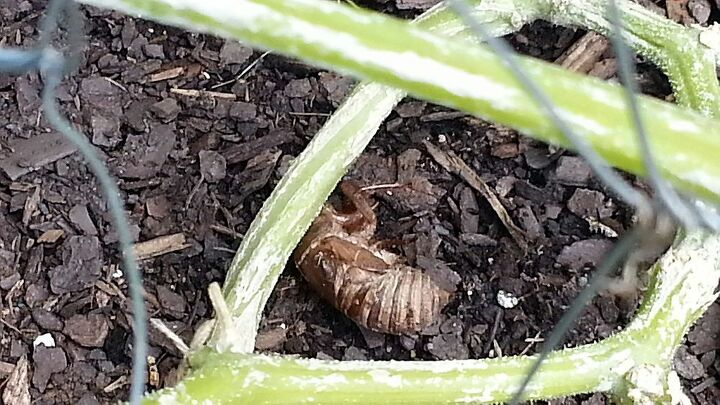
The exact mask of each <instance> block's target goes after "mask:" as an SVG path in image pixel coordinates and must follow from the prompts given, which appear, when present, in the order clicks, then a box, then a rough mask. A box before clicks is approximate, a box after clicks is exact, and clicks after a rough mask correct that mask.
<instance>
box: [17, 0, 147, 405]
mask: <svg viewBox="0 0 720 405" xmlns="http://www.w3.org/2000/svg"><path fill="white" fill-rule="evenodd" d="M63 11H64V12H65V13H66V16H67V17H68V18H70V19H71V20H73V21H72V23H71V24H68V25H69V41H70V48H71V55H72V54H75V53H78V52H80V50H79V49H80V47H79V46H78V45H79V44H80V43H81V40H82V30H81V28H80V27H81V24H80V22H81V19H80V12H79V9H78V8H77V5H75V3H73V2H69V1H68V0H53V1H51V2H50V4H49V5H48V8H47V12H46V15H45V18H44V19H43V22H42V25H41V27H42V28H41V29H42V32H41V37H40V42H39V52H41V56H40V58H39V60H38V64H37V67H38V68H39V70H40V73H41V74H42V77H43V80H44V86H43V89H42V108H43V111H44V112H45V117H46V118H47V120H48V122H49V123H50V124H51V125H52V126H53V127H54V128H55V129H57V130H58V131H59V132H60V133H62V134H63V135H65V136H66V137H67V138H68V139H69V140H70V141H71V142H72V143H73V144H74V145H75V146H76V147H77V148H78V150H79V151H80V153H82V154H83V156H84V158H85V160H86V162H87V164H88V166H89V167H90V170H92V172H93V173H94V174H95V177H96V178H97V180H98V182H99V183H100V187H101V188H102V191H103V194H105V198H106V199H107V201H108V208H109V211H110V215H111V216H112V220H113V225H114V226H115V229H116V232H117V234H118V240H119V244H120V250H121V252H122V255H123V264H124V270H125V274H126V276H127V279H128V289H129V291H130V301H131V309H132V313H133V319H132V327H133V347H132V349H133V350H132V352H133V356H132V371H131V384H130V403H131V404H139V403H140V401H141V399H142V396H143V394H144V392H145V367H146V362H147V351H148V343H147V330H148V328H147V316H146V312H145V302H144V299H143V294H142V278H141V276H140V271H139V269H138V265H137V260H136V257H135V253H134V251H133V248H132V243H133V240H132V236H131V233H130V228H129V226H128V222H127V218H126V216H125V211H124V208H123V203H122V202H121V200H120V198H119V195H120V191H119V190H118V188H117V185H116V184H115V181H114V180H113V179H112V177H111V176H110V173H109V171H108V169H107V167H105V165H104V164H103V162H102V161H101V160H100V159H99V158H98V157H97V155H96V154H95V152H94V150H93V147H92V145H90V143H89V142H88V140H87V138H86V137H85V136H83V135H82V134H80V133H79V132H78V131H76V130H75V129H74V128H73V127H72V126H71V124H70V123H69V122H68V121H67V120H66V119H65V118H63V117H62V115H61V114H60V110H59V106H58V103H57V100H56V98H55V91H56V89H57V86H58V85H59V84H60V82H61V81H62V78H63V75H64V74H65V73H66V72H68V71H69V70H70V69H72V65H71V64H68V63H66V62H65V59H64V58H63V57H62V55H61V54H60V53H58V52H57V51H55V50H54V49H53V47H52V44H51V38H52V33H53V32H54V31H55V30H56V29H57V27H58V18H59V16H60V14H61V12H63ZM29 52H38V51H29ZM73 60H77V58H73Z"/></svg>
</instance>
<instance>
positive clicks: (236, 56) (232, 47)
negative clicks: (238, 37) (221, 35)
mask: <svg viewBox="0 0 720 405" xmlns="http://www.w3.org/2000/svg"><path fill="white" fill-rule="evenodd" d="M252 54H253V50H252V48H251V47H249V46H246V45H243V44H241V43H240V42H237V41H225V43H224V44H223V46H222V48H220V61H221V62H222V63H223V64H225V65H240V64H243V63H245V62H246V61H247V60H248V59H250V57H251V56H252Z"/></svg>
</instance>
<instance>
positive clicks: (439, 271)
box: [416, 254, 462, 292]
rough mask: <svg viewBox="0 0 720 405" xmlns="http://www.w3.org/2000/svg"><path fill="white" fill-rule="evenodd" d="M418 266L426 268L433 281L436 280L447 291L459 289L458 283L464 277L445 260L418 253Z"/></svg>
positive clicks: (426, 272) (425, 270)
mask: <svg viewBox="0 0 720 405" xmlns="http://www.w3.org/2000/svg"><path fill="white" fill-rule="evenodd" d="M416 261H417V266H418V267H419V268H421V269H423V270H424V272H425V274H427V276H428V277H430V279H431V280H432V281H434V282H435V283H436V284H437V285H438V287H440V288H442V289H443V290H445V291H449V292H453V291H455V290H456V289H457V285H458V284H460V281H462V279H461V278H460V275H458V274H457V273H456V272H455V271H454V270H452V269H451V268H450V266H448V265H447V264H446V263H445V262H443V261H441V260H438V259H435V258H431V257H427V256H424V255H421V254H418V255H417V257H416Z"/></svg>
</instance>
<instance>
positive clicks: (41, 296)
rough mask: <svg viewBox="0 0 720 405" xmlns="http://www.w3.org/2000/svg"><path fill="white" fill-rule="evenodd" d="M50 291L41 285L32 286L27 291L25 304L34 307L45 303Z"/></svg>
mask: <svg viewBox="0 0 720 405" xmlns="http://www.w3.org/2000/svg"><path fill="white" fill-rule="evenodd" d="M49 295H50V294H49V293H48V290H47V289H46V288H45V287H43V286H42V285H40V284H30V285H29V286H28V288H27V290H26V291H25V303H26V304H27V305H28V306H29V307H30V308H32V307H34V306H36V305H38V304H40V303H43V302H45V300H47V298H48V296H49Z"/></svg>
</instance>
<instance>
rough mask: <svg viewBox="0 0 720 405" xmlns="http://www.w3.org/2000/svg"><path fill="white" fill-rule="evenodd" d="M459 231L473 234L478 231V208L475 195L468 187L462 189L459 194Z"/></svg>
mask: <svg viewBox="0 0 720 405" xmlns="http://www.w3.org/2000/svg"><path fill="white" fill-rule="evenodd" d="M459 203H460V231H461V232H462V233H468V234H475V233H477V231H478V226H479V223H480V216H479V215H478V213H479V211H480V208H479V206H478V201H477V198H476V197H475V193H474V192H473V190H472V189H471V188H470V187H464V188H463V189H462V191H461V192H460V201H459Z"/></svg>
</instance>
